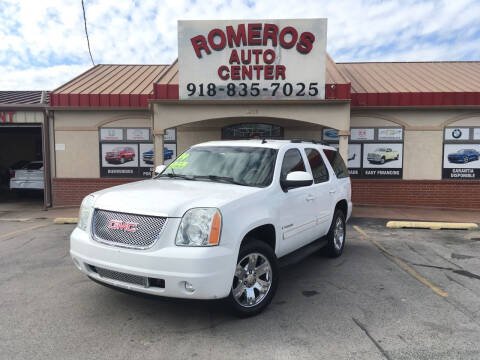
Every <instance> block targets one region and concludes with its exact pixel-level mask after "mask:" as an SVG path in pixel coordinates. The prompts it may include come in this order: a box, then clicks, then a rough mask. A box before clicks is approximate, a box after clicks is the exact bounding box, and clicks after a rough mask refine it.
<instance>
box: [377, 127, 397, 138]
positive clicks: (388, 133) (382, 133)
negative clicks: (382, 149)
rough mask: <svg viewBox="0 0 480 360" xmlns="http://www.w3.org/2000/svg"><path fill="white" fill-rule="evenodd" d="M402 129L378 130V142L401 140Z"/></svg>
mask: <svg viewBox="0 0 480 360" xmlns="http://www.w3.org/2000/svg"><path fill="white" fill-rule="evenodd" d="M402 137H403V129H402V128H386V129H378V140H402Z"/></svg>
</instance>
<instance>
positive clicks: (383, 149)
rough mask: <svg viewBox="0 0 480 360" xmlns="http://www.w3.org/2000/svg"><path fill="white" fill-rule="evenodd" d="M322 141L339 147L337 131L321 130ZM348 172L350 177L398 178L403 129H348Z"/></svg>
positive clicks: (401, 170) (401, 166)
mask: <svg viewBox="0 0 480 360" xmlns="http://www.w3.org/2000/svg"><path fill="white" fill-rule="evenodd" d="M323 140H325V141H328V142H329V143H331V145H332V146H334V147H336V148H338V132H337V130H335V129H324V130H323ZM345 160H346V162H347V166H348V172H349V174H350V176H351V177H353V178H376V179H401V178H402V176H403V129H402V128H400V127H382V128H351V129H350V139H349V144H348V158H347V159H345Z"/></svg>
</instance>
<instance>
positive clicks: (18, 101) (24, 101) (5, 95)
mask: <svg viewBox="0 0 480 360" xmlns="http://www.w3.org/2000/svg"><path fill="white" fill-rule="evenodd" d="M49 95H50V92H48V91H43V90H38V91H0V105H9V106H12V105H39V106H42V105H47V104H48V102H49Z"/></svg>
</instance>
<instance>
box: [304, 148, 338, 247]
mask: <svg viewBox="0 0 480 360" xmlns="http://www.w3.org/2000/svg"><path fill="white" fill-rule="evenodd" d="M305 155H306V157H307V160H308V165H309V167H310V171H311V173H312V176H313V185H312V193H313V194H314V196H315V201H314V202H313V204H314V214H315V220H316V231H315V236H316V238H319V237H322V236H324V235H325V234H326V233H327V232H328V230H329V228H330V223H331V221H332V215H333V214H332V211H333V208H334V207H335V204H334V203H333V201H334V198H333V197H332V193H331V192H332V189H333V187H334V185H333V184H332V183H333V182H334V181H335V178H334V176H333V177H332V176H330V174H329V173H328V168H327V165H326V164H325V160H324V159H323V157H322V155H321V154H320V150H319V149H317V148H313V147H312V148H309V147H306V148H305Z"/></svg>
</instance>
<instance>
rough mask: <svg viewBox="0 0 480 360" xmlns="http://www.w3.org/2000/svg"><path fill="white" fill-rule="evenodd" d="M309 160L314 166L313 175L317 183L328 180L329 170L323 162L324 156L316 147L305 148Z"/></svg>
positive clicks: (312, 166) (311, 165)
mask: <svg viewBox="0 0 480 360" xmlns="http://www.w3.org/2000/svg"><path fill="white" fill-rule="evenodd" d="M305 153H306V154H307V158H308V162H309V164H310V167H311V168H312V175H313V180H314V182H315V184H317V183H319V182H324V181H328V170H327V167H326V165H325V163H324V162H323V159H322V156H321V155H320V153H319V152H318V151H317V150H315V149H305Z"/></svg>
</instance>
